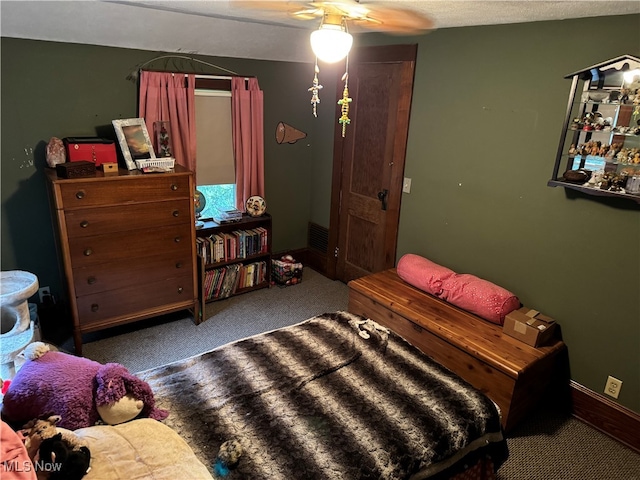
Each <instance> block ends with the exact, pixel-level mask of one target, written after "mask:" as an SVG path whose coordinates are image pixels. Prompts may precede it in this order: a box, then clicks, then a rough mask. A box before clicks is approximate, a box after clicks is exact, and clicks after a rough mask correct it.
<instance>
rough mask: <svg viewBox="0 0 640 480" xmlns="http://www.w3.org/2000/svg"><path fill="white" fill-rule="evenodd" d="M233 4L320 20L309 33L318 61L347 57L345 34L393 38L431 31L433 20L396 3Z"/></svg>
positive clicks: (349, 38) (349, 42) (348, 40)
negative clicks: (382, 35) (363, 33)
mask: <svg viewBox="0 0 640 480" xmlns="http://www.w3.org/2000/svg"><path fill="white" fill-rule="evenodd" d="M232 4H233V5H237V6H239V7H241V8H247V9H252V10H258V11H260V10H261V11H265V12H281V13H282V14H283V15H287V16H288V17H293V18H295V19H298V20H301V21H312V20H316V21H317V20H318V19H320V26H319V28H318V29H317V30H314V31H313V32H312V33H311V37H310V40H311V48H312V49H313V51H314V53H315V54H316V56H317V57H318V59H320V60H322V61H325V62H327V63H333V62H337V61H339V60H342V59H343V58H345V57H346V56H347V54H348V53H349V51H350V50H351V46H352V44H353V37H352V36H351V34H350V33H349V30H350V29H351V30H352V31H353V32H361V31H367V30H369V31H377V32H383V33H391V34H397V35H416V34H422V33H425V32H427V31H429V30H431V29H432V28H433V25H434V24H433V21H432V20H431V19H430V18H429V17H427V16H425V15H424V14H422V13H419V12H416V11H414V10H411V9H409V8H404V7H402V6H398V5H397V2H396V3H392V2H388V3H381V2H366V1H365V2H361V1H359V0H337V1H322V0H320V1H306V2H305V1H280V2H278V1H244V0H239V1H232Z"/></svg>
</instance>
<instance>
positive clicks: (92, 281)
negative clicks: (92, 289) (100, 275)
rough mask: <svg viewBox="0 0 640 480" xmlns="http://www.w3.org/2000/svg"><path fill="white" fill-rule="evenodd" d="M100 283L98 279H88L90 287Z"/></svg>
mask: <svg viewBox="0 0 640 480" xmlns="http://www.w3.org/2000/svg"><path fill="white" fill-rule="evenodd" d="M97 281H98V279H97V278H96V277H89V278H87V283H88V284H89V285H93V284H94V283H96V282H97Z"/></svg>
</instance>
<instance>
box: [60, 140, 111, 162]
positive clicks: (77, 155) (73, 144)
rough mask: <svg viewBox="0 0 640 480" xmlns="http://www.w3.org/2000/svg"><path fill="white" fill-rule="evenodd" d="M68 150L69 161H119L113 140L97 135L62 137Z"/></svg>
mask: <svg viewBox="0 0 640 480" xmlns="http://www.w3.org/2000/svg"><path fill="white" fill-rule="evenodd" d="M62 141H63V143H64V146H65V149H66V151H67V162H80V161H88V162H92V163H94V164H95V165H96V167H99V166H100V165H102V164H103V163H118V158H117V157H116V144H115V142H114V141H113V140H108V139H106V138H97V137H67V138H63V139H62Z"/></svg>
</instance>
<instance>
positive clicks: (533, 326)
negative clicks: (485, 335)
mask: <svg viewBox="0 0 640 480" xmlns="http://www.w3.org/2000/svg"><path fill="white" fill-rule="evenodd" d="M555 328H556V321H555V320H554V319H553V318H551V317H547V316H546V315H542V314H541V313H540V312H538V311H537V310H533V309H532V308H529V307H522V308H519V309H518V310H514V311H513V312H511V313H509V314H507V316H506V317H505V319H504V325H503V327H502V331H503V333H505V334H507V335H509V336H510V337H513V338H517V339H518V340H520V341H522V342H524V343H526V344H527V345H531V346H532V347H539V346H541V345H544V343H545V342H547V341H548V340H549V339H550V338H551V337H552V336H553V332H554V330H555Z"/></svg>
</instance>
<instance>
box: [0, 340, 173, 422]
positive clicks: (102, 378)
mask: <svg viewBox="0 0 640 480" xmlns="http://www.w3.org/2000/svg"><path fill="white" fill-rule="evenodd" d="M43 345H44V344H42V343H40V342H36V343H35V344H31V345H30V346H29V349H28V350H27V351H26V352H25V357H26V358H27V359H28V360H30V361H27V362H25V364H24V365H23V366H22V368H21V369H20V370H19V371H18V373H17V374H16V376H15V378H14V379H13V381H12V382H11V385H10V386H9V390H8V391H7V393H6V394H5V396H4V400H3V403H4V405H3V408H2V416H3V419H5V420H6V421H7V422H10V423H14V424H25V423H27V422H28V421H29V420H32V419H34V418H38V417H39V416H40V415H42V414H44V413H47V412H53V413H54V414H56V415H60V416H61V417H62V420H61V421H60V423H59V425H58V426H59V427H62V428H66V429H69V430H76V429H78V428H84V427H90V426H92V425H95V424H96V423H98V422H99V421H100V420H102V421H103V422H104V423H108V424H114V423H122V422H124V421H128V420H132V419H133V418H135V417H138V416H139V417H149V418H153V419H155V420H164V419H165V418H166V417H167V415H168V412H167V411H166V410H162V409H158V408H156V407H155V399H154V396H153V392H152V391H151V387H150V386H149V384H148V383H146V382H145V381H143V380H140V379H139V378H138V377H136V376H135V375H133V374H131V373H129V371H128V370H127V369H126V368H125V367H123V366H122V365H120V364H117V363H107V364H106V365H102V364H101V363H98V362H94V361H93V360H89V359H87V358H82V357H76V356H74V355H69V354H66V353H62V352H51V351H47V350H48V349H47V348H43ZM122 405H124V407H122ZM111 409H115V410H114V411H117V414H115V415H113V414H112V415H108V414H105V412H110V411H111ZM103 417H104V418H103Z"/></svg>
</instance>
